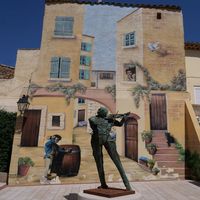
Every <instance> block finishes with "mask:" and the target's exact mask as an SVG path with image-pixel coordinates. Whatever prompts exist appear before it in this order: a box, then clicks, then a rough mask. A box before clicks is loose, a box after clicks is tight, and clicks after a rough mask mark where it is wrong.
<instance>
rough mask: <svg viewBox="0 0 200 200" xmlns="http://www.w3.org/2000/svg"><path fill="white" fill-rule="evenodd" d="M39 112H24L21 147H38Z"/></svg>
mask: <svg viewBox="0 0 200 200" xmlns="http://www.w3.org/2000/svg"><path fill="white" fill-rule="evenodd" d="M40 118H41V110H26V111H25V112H24V119H23V126H22V137H21V146H25V147H34V146H37V145H38V136H39V128H40Z"/></svg>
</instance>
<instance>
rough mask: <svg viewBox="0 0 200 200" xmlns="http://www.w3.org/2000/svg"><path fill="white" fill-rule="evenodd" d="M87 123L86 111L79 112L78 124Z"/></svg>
mask: <svg viewBox="0 0 200 200" xmlns="http://www.w3.org/2000/svg"><path fill="white" fill-rule="evenodd" d="M81 121H85V110H84V109H83V110H78V122H81Z"/></svg>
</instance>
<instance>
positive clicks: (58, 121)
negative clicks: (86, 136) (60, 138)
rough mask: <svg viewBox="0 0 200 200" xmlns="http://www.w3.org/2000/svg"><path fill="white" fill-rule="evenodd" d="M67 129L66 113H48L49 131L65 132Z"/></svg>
mask: <svg viewBox="0 0 200 200" xmlns="http://www.w3.org/2000/svg"><path fill="white" fill-rule="evenodd" d="M64 128H65V114H64V113H48V117H47V129H48V130H63V129H64Z"/></svg>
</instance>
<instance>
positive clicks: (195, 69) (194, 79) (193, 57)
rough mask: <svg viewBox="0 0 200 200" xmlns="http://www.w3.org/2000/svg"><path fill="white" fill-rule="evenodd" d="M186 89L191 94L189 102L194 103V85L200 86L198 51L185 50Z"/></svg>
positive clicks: (199, 53)
mask: <svg viewBox="0 0 200 200" xmlns="http://www.w3.org/2000/svg"><path fill="white" fill-rule="evenodd" d="M185 63H186V78H187V91H188V92H189V93H190V94H191V103H192V104H195V103H196V102H195V96H194V87H195V86H198V87H200V52H199V51H186V57H185Z"/></svg>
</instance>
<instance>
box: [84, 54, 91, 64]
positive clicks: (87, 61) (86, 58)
mask: <svg viewBox="0 0 200 200" xmlns="http://www.w3.org/2000/svg"><path fill="white" fill-rule="evenodd" d="M90 63H91V58H90V57H89V56H85V65H87V66H89V65H90Z"/></svg>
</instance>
